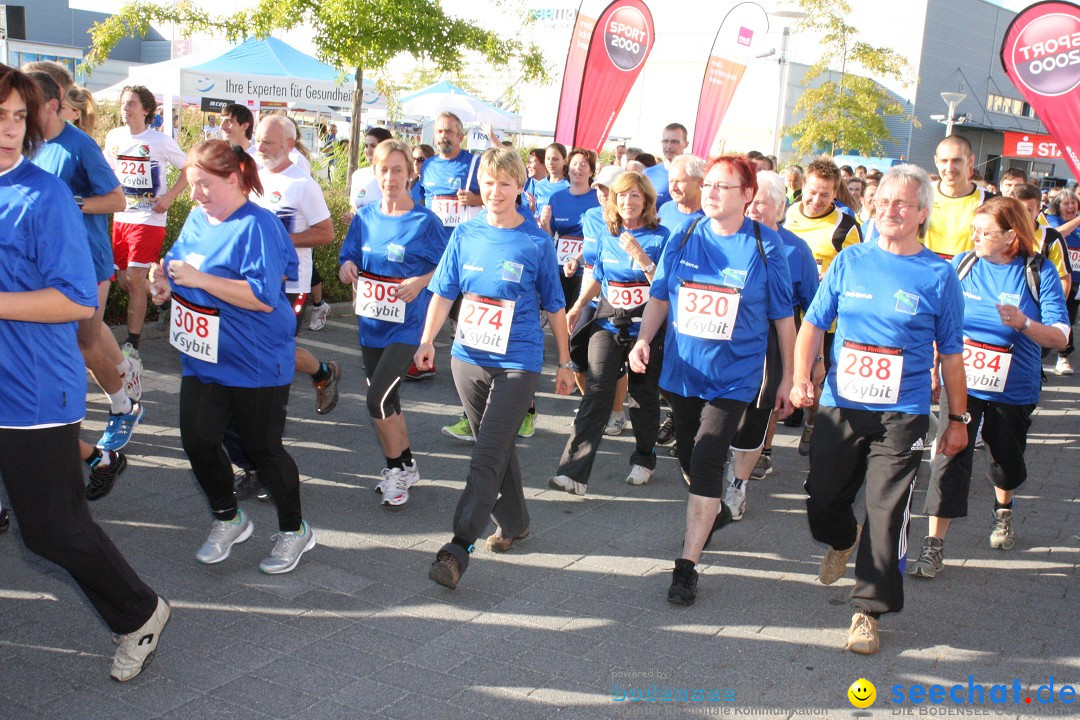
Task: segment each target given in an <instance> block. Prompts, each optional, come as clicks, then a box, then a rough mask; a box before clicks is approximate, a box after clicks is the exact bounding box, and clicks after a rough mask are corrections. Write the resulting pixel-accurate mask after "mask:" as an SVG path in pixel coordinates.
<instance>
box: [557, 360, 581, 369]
mask: <svg viewBox="0 0 1080 720" xmlns="http://www.w3.org/2000/svg"><path fill="white" fill-rule="evenodd" d="M559 369H560V370H577V365H575V364H574V362H573V361H572V360H571V361H568V362H564V363H559Z"/></svg>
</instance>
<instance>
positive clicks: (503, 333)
mask: <svg viewBox="0 0 1080 720" xmlns="http://www.w3.org/2000/svg"><path fill="white" fill-rule="evenodd" d="M513 322H514V301H513V300H499V299H496V298H490V297H484V296H483V295H474V294H473V293H465V296H464V297H463V298H462V301H461V310H460V311H459V312H458V323H457V337H456V338H455V339H456V340H457V341H458V342H459V343H461V344H462V345H464V346H465V347H471V348H475V349H476V350H483V351H485V352H490V353H495V354H496V355H505V354H506V348H507V346H508V345H509V343H510V326H511V325H512V324H513Z"/></svg>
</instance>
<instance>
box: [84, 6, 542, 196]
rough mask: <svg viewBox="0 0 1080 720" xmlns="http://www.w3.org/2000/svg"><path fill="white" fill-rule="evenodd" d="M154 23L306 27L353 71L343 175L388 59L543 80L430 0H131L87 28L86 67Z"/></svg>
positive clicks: (251, 31)
mask: <svg viewBox="0 0 1080 720" xmlns="http://www.w3.org/2000/svg"><path fill="white" fill-rule="evenodd" d="M515 4H516V3H515V2H513V1H512V0H503V1H502V2H499V3H498V4H497V5H498V7H499V8H500V10H501V11H503V12H512V11H513V10H512V7H511V6H513V5H515ZM152 22H153V23H174V24H176V26H177V28H178V30H179V31H180V32H181V33H183V34H191V33H195V32H212V33H215V34H218V35H223V36H224V37H226V38H227V39H228V40H230V41H232V42H237V41H239V40H242V39H243V38H245V37H247V36H249V35H254V36H255V37H258V38H264V37H267V36H268V35H270V34H271V33H272V32H274V31H277V30H290V29H292V28H295V27H298V26H304V27H308V28H311V30H312V32H313V33H314V43H315V47H316V54H317V55H318V57H319V59H320V60H322V61H323V62H326V63H328V64H330V65H333V66H334V67H337V68H355V71H354V73H353V75H354V77H355V80H356V85H355V88H356V92H355V93H354V100H353V115H352V117H353V120H354V122H353V123H352V134H351V137H350V142H349V177H351V176H352V172H353V170H354V169H355V168H356V164H357V151H358V149H359V147H360V130H361V128H360V101H361V98H362V96H363V93H362V92H361V91H360V88H362V87H363V79H364V72H365V71H374V72H376V73H379V72H384V71H385V68H386V66H387V63H389V62H390V61H391V60H393V59H394V58H396V57H398V56H400V55H407V56H412V57H415V58H417V59H419V60H422V61H427V62H430V63H432V64H434V65H435V66H437V67H439V68H441V69H442V70H443V71H445V72H447V73H457V72H461V70H462V69H463V68H464V67H465V64H466V59H467V53H469V52H470V51H471V52H473V53H477V54H479V55H480V56H482V57H483V58H484V59H485V60H486V61H487V62H488V63H490V64H491V65H495V66H499V67H504V66H507V65H508V64H509V63H510V61H511V60H513V61H514V62H515V64H516V65H517V66H518V67H520V69H521V71H520V75H521V78H520V79H521V82H533V81H543V80H546V79H547V78H548V74H547V69H546V67H545V65H544V61H543V55H542V53H541V51H540V49H539V48H538V47H537V46H536V45H535V44H530V45H528V46H526V45H525V44H524V43H522V42H521V41H520V40H517V39H515V38H506V37H501V36H499V35H498V34H496V33H494V32H492V31H490V30H487V29H484V28H483V27H481V26H480V25H478V24H476V23H474V22H470V21H466V20H461V19H458V18H452V17H450V16H449V15H447V14H446V13H445V12H444V11H443V9H442V8H441V7H440V5H439V3H438V2H434V1H433V0H259V3H258V4H257V5H256V6H255V7H254V8H251V9H250V10H243V11H239V12H235V13H233V14H231V15H215V14H211V13H208V12H206V11H205V10H202V9H201V8H199V7H197V6H196V5H194V4H193V3H191V2H190V1H189V0H180V2H177V3H174V4H166V3H158V2H151V1H149V0H135V1H134V2H131V3H129V4H127V5H124V6H123V7H122V8H121V9H120V12H118V13H117V14H115V15H113V16H111V17H110V18H108V19H107V20H105V21H104V22H102V23H98V24H96V25H94V27H93V28H92V29H91V31H90V36H91V40H92V42H93V47H92V48H91V51H90V53H89V54H88V55H87V57H86V59H85V60H84V67H86V68H87V69H89V68H93V67H94V66H95V65H98V64H100V63H101V62H103V61H104V60H105V59H106V58H108V56H109V53H110V52H111V51H112V49H113V48H114V47H115V46H116V43H117V42H119V41H120V40H121V39H123V38H125V37H141V36H144V35H146V34H147V33H148V32H149V31H150V24H151V23H152Z"/></svg>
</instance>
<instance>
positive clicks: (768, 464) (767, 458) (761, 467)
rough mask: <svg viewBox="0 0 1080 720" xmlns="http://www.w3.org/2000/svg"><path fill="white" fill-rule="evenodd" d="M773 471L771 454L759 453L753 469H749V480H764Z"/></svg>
mask: <svg viewBox="0 0 1080 720" xmlns="http://www.w3.org/2000/svg"><path fill="white" fill-rule="evenodd" d="M772 471H773V464H772V455H766V454H765V453H762V454H761V457H759V458H758V460H757V464H756V465H754V469H753V470H751V471H750V479H751V480H764V479H765V478H766V476H768V475H771V474H772Z"/></svg>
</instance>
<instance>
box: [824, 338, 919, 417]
mask: <svg viewBox="0 0 1080 720" xmlns="http://www.w3.org/2000/svg"><path fill="white" fill-rule="evenodd" d="M903 374H904V351H903V350H902V349H900V348H892V347H882V346H879V345H867V344H864V343H857V342H852V341H851V340H845V341H844V346H843V347H842V348H841V349H840V356H839V358H838V359H837V367H836V390H837V392H838V393H839V394H840V397H842V398H844V399H845V400H850V401H852V402H857V403H864V404H866V405H892V404H894V403H897V402H899V400H900V379H901V378H902V377H903Z"/></svg>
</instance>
